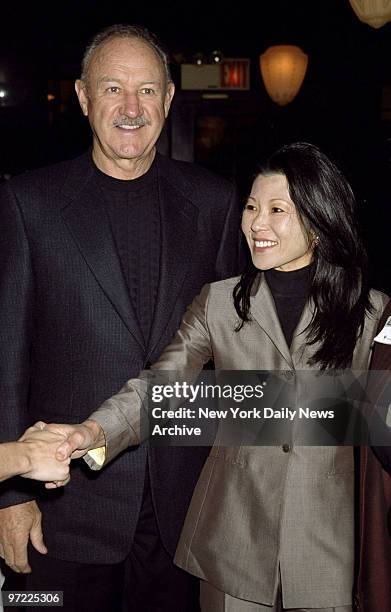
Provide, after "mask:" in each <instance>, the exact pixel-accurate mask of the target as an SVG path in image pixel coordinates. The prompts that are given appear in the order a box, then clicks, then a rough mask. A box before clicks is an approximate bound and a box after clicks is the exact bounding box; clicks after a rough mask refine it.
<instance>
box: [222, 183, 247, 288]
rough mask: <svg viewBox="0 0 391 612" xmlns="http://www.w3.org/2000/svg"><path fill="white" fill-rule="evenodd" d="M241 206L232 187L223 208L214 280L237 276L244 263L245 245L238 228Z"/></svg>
mask: <svg viewBox="0 0 391 612" xmlns="http://www.w3.org/2000/svg"><path fill="white" fill-rule="evenodd" d="M240 221H241V206H240V202H239V198H238V194H237V191H236V189H235V188H234V187H232V190H231V192H230V194H229V197H228V199H227V202H226V209H224V221H223V225H222V229H221V238H220V247H219V250H218V253H217V257H216V269H215V272H216V280H222V279H225V278H230V277H231V276H237V274H239V273H240V272H241V271H242V269H243V268H244V264H245V245H244V241H243V235H242V231H241V229H240Z"/></svg>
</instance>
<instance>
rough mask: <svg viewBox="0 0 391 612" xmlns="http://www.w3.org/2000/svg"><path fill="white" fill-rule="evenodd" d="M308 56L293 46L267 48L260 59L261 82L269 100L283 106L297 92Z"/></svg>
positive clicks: (290, 100)
mask: <svg viewBox="0 0 391 612" xmlns="http://www.w3.org/2000/svg"><path fill="white" fill-rule="evenodd" d="M307 64H308V55H306V54H305V53H304V52H303V51H302V50H301V49H300V48H299V47H295V46H293V45H276V46H273V47H269V49H267V51H265V53H263V54H262V55H261V57H260V66H261V74H262V78H263V82H264V84H265V87H266V90H267V93H268V94H269V96H270V97H271V99H272V100H273V101H274V102H276V103H277V104H279V105H280V106H285V104H289V102H292V100H293V98H294V97H295V96H296V94H297V92H298V91H299V89H300V87H301V84H302V82H303V80H304V76H305V73H306V70H307Z"/></svg>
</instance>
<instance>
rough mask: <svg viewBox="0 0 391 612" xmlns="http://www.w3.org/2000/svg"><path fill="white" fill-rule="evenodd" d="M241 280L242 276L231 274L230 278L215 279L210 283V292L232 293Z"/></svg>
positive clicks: (214, 293)
mask: <svg viewBox="0 0 391 612" xmlns="http://www.w3.org/2000/svg"><path fill="white" fill-rule="evenodd" d="M239 281H240V276H231V277H230V278H225V279H224V280H219V281H215V282H214V283H211V284H210V285H209V290H210V293H212V294H213V295H219V294H226V293H227V292H231V294H232V291H233V290H234V288H235V286H236V285H237V284H238V282H239Z"/></svg>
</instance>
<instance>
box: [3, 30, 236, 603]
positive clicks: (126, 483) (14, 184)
mask: <svg viewBox="0 0 391 612" xmlns="http://www.w3.org/2000/svg"><path fill="white" fill-rule="evenodd" d="M76 92H77V95H78V98H79V102H80V106H81V108H82V111H83V113H84V115H86V116H87V117H88V119H89V122H90V125H91V129H92V132H93V148H92V155H91V152H89V153H87V154H86V155H83V156H82V157H80V158H78V159H76V160H73V161H70V162H65V163H62V164H58V165H56V166H53V167H49V168H46V169H42V170H39V171H35V172H32V173H29V174H25V175H23V176H20V177H18V178H16V179H14V180H12V181H9V182H8V183H7V184H5V186H3V188H2V191H1V205H0V225H1V228H2V240H1V245H0V262H1V266H0V268H1V277H2V278H1V305H0V308H1V312H2V319H1V320H2V322H4V323H3V325H2V330H1V334H2V336H1V338H2V347H1V353H0V354H1V364H2V371H3V373H2V382H1V388H2V407H3V411H4V412H5V413H6V414H7V419H8V420H7V422H6V425H7V426H6V427H5V428H4V431H5V433H4V435H5V436H7V438H4V439H12V438H15V437H17V433H18V431H19V430H20V429H21V427H22V425H23V424H24V423H25V422H26V419H28V421H29V422H31V421H32V420H34V419H42V420H43V421H58V422H75V421H79V420H82V419H83V418H85V417H86V416H88V415H89V414H90V413H91V412H92V410H93V409H94V408H96V407H97V406H98V405H99V404H100V403H101V402H102V401H103V400H104V399H106V398H107V397H109V396H110V395H112V394H113V393H114V392H115V391H117V390H118V389H119V388H120V387H121V386H122V384H123V382H124V381H125V380H127V379H128V378H129V376H132V375H136V374H138V372H139V371H140V370H142V369H143V368H145V367H147V366H148V364H149V363H152V362H153V361H155V360H156V359H157V357H158V356H159V354H160V353H161V352H162V350H163V348H164V347H165V345H167V344H168V342H169V341H170V339H171V337H172V335H173V333H174V332H175V331H176V329H177V327H178V326H179V322H180V319H181V316H182V314H183V312H184V310H185V308H186V306H187V305H188V304H189V303H190V302H191V300H192V298H193V297H194V295H195V294H196V293H197V292H198V291H199V290H200V288H201V286H202V285H203V284H204V283H206V282H209V281H211V280H214V279H217V278H222V277H228V276H231V275H233V274H234V273H235V272H236V253H235V251H236V248H237V243H238V219H237V217H238V209H237V203H236V200H235V196H234V192H233V189H232V187H231V186H230V185H229V184H227V183H226V181H224V180H223V179H219V178H217V177H215V176H212V175H210V174H209V173H208V172H206V171H204V170H201V169H200V168H196V167H194V166H192V165H189V164H185V163H182V162H174V161H173V160H170V159H167V158H164V157H162V156H160V155H159V154H157V152H156V146H155V145H156V141H157V139H158V137H159V134H160V132H161V130H162V127H163V124H164V120H165V118H166V117H167V114H168V111H169V107H170V103H171V100H172V97H173V94H174V85H173V83H172V81H171V78H170V74H169V68H168V61H167V56H166V54H165V53H164V51H163V50H162V49H161V47H160V45H159V43H158V42H157V41H156V39H155V37H153V36H152V35H150V34H149V33H148V32H146V31H145V30H142V29H140V28H136V27H132V26H127V25H120V26H112V27H110V28H108V29H106V30H105V31H103V32H102V33H100V34H98V35H97V36H96V37H95V38H94V40H93V41H92V43H91V44H90V46H89V47H88V48H87V51H86V53H85V56H84V59H83V72H82V77H81V79H80V80H78V81H76ZM205 456H206V452H203V451H202V450H201V449H198V450H197V449H180V448H177V449H168V448H167V449H160V450H158V449H152V448H150V449H149V448H148V446H147V445H141V446H139V447H137V448H134V449H130V450H129V451H127V452H125V453H123V454H122V456H121V457H119V458H118V459H117V460H116V461H115V462H113V463H112V464H111V466H110V467H109V468H108V469H107V470H105V471H104V473H102V474H101V475H99V477H97V478H96V477H94V475H93V474H92V475H91V472H89V470H88V469H83V466H78V467H76V468H75V469H74V470H73V474H72V484H71V486H69V487H67V490H64V491H61V492H59V491H57V492H55V491H54V492H53V491H51V492H48V493H47V494H46V495H45V496H40V497H39V498H38V499H37V500H34V499H32V494H31V492H30V495H29V496H28V495H27V494H26V492H25V491H22V490H20V485H18V490H15V489H12V490H11V487H9V491H5V492H4V493H3V495H2V496H1V497H0V501H1V503H2V506H3V509H2V510H0V541H1V542H3V552H4V554H3V556H4V558H5V561H6V562H7V563H8V565H10V566H11V567H12V568H13V569H14V570H15V571H16V572H29V571H30V569H32V574H31V575H29V576H28V577H27V584H26V588H28V589H34V590H57V589H58V590H64V609H65V610H77V611H80V610H83V612H84V611H85V612H88V611H89V610H93V611H94V612H95V611H96V610H99V611H100V612H104V611H106V610H107V611H109V612H115V611H116V610H120V609H121V607H122V599H124V600H126V601H127V604H128V609H129V610H142V611H143V612H146V611H147V610H153V611H154V612H155V611H158V610H159V611H160V610H162V611H163V610H170V612H172V611H173V610H175V611H178V612H180V611H181V610H185V609H186V606H187V600H188V599H189V594H188V588H189V585H188V577H187V575H186V574H185V573H184V572H181V571H180V570H178V569H177V568H175V567H174V566H173V564H172V561H171V556H172V554H173V553H174V550H175V546H176V543H177V539H178V535H179V531H180V528H181V524H182V522H183V519H184V516H185V512H186V508H187V505H188V503H189V501H190V497H191V493H192V489H193V486H194V484H195V481H196V479H197V476H198V473H199V471H200V469H201V467H202V464H203V461H204V459H205ZM41 512H42V521H43V536H42V532H41V531H40V529H41V528H40V525H41ZM33 530H34V531H33ZM33 534H35V535H34V537H33ZM37 534H38V535H37ZM29 538H30V546H29V550H28V557H27V550H26V546H27V542H28V540H29ZM43 538H44V539H43ZM44 541H45V543H46V545H47V551H48V552H47V554H46V555H45V556H43V554H42V553H46V546H45V544H44Z"/></svg>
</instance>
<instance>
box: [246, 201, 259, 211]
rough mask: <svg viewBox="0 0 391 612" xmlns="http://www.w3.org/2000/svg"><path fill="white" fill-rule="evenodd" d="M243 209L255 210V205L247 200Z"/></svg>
mask: <svg viewBox="0 0 391 612" xmlns="http://www.w3.org/2000/svg"><path fill="white" fill-rule="evenodd" d="M244 210H257V207H256V206H255V204H250V203H249V202H247V203H246V204H245V205H244Z"/></svg>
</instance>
